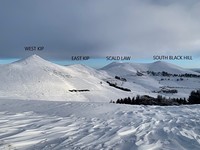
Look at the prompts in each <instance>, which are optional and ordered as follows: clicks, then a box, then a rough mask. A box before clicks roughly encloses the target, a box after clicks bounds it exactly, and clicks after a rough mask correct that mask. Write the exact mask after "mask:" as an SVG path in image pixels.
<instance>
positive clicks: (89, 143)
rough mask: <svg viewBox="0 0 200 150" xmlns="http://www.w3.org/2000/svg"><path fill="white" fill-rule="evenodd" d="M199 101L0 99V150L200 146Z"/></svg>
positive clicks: (133, 149) (196, 148)
mask: <svg viewBox="0 0 200 150" xmlns="http://www.w3.org/2000/svg"><path fill="white" fill-rule="evenodd" d="M199 118H200V105H193V106H172V107H160V106H129V105H117V104H107V103H83V102H82V103H81V102H45V101H20V100H18V101H17V100H1V101H0V149H2V150H4V149H5V150H6V149H11V150H14V149H15V150H137V149H138V150H148V149H151V150H185V149H188V150H199V149H200V120H199Z"/></svg>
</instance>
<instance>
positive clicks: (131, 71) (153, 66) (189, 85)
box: [100, 61, 200, 98]
mask: <svg viewBox="0 0 200 150" xmlns="http://www.w3.org/2000/svg"><path fill="white" fill-rule="evenodd" d="M100 70H104V71H106V72H107V73H108V74H109V75H110V76H113V77H115V76H119V77H121V78H125V79H126V80H127V82H124V83H123V85H124V86H126V87H128V88H129V89H131V90H133V91H134V90H136V91H138V93H139V92H141V91H145V92H146V94H148V95H149V94H152V92H155V93H159V94H162V95H165V96H167V97H168V96H169V97H186V98H187V97H188V96H189V93H190V92H191V91H192V90H195V89H199V88H200V78H188V77H179V75H184V74H193V75H200V73H197V72H194V71H192V70H189V69H184V68H181V67H179V66H176V65H173V64H170V63H167V62H163V61H157V62H154V63H143V64H139V63H118V62H114V63H111V64H109V65H107V66H105V67H103V68H102V69H100ZM163 71H164V72H167V73H169V74H172V75H171V76H162V75H161V74H157V75H152V74H149V73H148V72H154V73H161V72H163ZM174 74H175V75H177V76H173V75H174ZM116 81H117V80H116ZM116 81H115V82H116ZM166 88H167V89H176V90H178V93H176V94H166V93H162V92H161V93H160V91H161V90H162V89H166Z"/></svg>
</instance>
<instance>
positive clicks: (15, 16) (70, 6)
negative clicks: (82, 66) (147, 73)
mask: <svg viewBox="0 0 200 150" xmlns="http://www.w3.org/2000/svg"><path fill="white" fill-rule="evenodd" d="M0 20H1V23H0V58H12V57H13V58H21V57H26V56H28V55H30V53H31V52H27V51H25V50H24V47H25V46H45V50H43V51H40V52H37V53H38V54H39V55H40V56H42V57H48V58H56V59H66V58H69V57H71V55H83V54H84V55H91V56H97V57H101V56H106V55H131V56H133V57H135V58H143V57H144V58H145V57H152V55H157V54H158V55H165V54H181V55H188V54H189V55H199V47H200V1H198V0H181V1H180V0H67V1H66V0H57V1H55V0H34V1H32V0H18V1H12V0H2V1H1V2H0Z"/></svg>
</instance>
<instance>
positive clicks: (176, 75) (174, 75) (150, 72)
mask: <svg viewBox="0 0 200 150" xmlns="http://www.w3.org/2000/svg"><path fill="white" fill-rule="evenodd" d="M147 74H149V75H152V76H163V77H187V78H200V75H196V74H190V73H185V74H171V73H168V72H165V71H162V72H154V71H147Z"/></svg>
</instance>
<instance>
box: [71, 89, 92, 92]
mask: <svg viewBox="0 0 200 150" xmlns="http://www.w3.org/2000/svg"><path fill="white" fill-rule="evenodd" d="M69 91H70V92H88V91H90V90H88V89H85V90H69Z"/></svg>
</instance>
